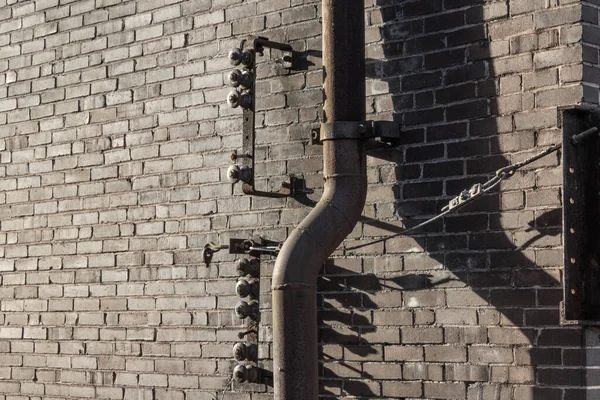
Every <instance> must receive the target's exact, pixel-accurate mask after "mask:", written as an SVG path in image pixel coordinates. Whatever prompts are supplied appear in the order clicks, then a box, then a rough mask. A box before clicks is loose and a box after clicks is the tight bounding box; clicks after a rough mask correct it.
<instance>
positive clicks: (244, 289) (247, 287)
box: [235, 278, 258, 299]
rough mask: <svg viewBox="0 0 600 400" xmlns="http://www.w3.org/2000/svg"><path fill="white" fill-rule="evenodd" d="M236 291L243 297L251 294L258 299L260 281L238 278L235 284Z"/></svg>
mask: <svg viewBox="0 0 600 400" xmlns="http://www.w3.org/2000/svg"><path fill="white" fill-rule="evenodd" d="M235 292H236V293H237V294H238V296H240V297H242V298H244V297H248V296H249V297H251V298H253V299H256V298H257V297H258V282H256V281H254V280H252V281H248V280H246V279H243V278H242V279H240V280H238V282H237V284H236V285H235Z"/></svg>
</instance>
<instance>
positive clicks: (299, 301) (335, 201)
mask: <svg viewBox="0 0 600 400" xmlns="http://www.w3.org/2000/svg"><path fill="white" fill-rule="evenodd" d="M363 166H364V163H360V164H359V165H358V166H357V169H358V170H357V171H355V172H356V174H355V175H352V174H348V176H344V177H331V178H328V180H327V181H326V183H325V191H324V193H323V197H322V198H321V200H320V201H319V203H318V204H317V205H316V207H315V208H314V209H313V210H312V212H311V213H310V214H309V215H308V216H307V217H306V218H305V219H304V220H303V221H302V222H301V223H300V225H299V226H298V227H297V228H296V229H294V231H293V232H292V233H291V235H290V236H289V238H288V239H287V240H286V242H285V243H284V245H283V247H282V249H281V251H280V252H279V255H278V257H277V260H276V262H275V270H274V271H273V282H272V289H273V299H272V301H273V363H274V368H273V381H274V386H275V400H317V399H318V387H319V385H318V347H317V342H318V335H317V277H318V274H319V270H320V269H321V266H322V265H323V263H324V262H325V261H326V260H327V258H328V257H329V256H330V255H331V253H332V252H333V251H334V250H335V249H336V247H337V246H339V245H340V243H341V242H342V241H343V240H344V239H345V238H346V236H348V234H350V232H352V230H353V229H354V226H355V225H356V223H357V222H358V219H359V218H360V215H361V213H362V209H363V207H364V204H365V198H366V185H367V178H366V175H365V174H364V168H363ZM350 175H352V176H350Z"/></svg>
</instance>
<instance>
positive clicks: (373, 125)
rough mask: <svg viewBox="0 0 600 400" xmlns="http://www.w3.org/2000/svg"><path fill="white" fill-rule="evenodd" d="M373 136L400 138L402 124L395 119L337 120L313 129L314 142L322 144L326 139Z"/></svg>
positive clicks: (387, 138)
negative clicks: (394, 120)
mask: <svg viewBox="0 0 600 400" xmlns="http://www.w3.org/2000/svg"><path fill="white" fill-rule="evenodd" d="M371 138H381V139H383V140H384V141H388V140H393V139H399V138H400V124H398V123H397V122H393V121H363V122H355V121H336V122H325V123H322V124H321V127H320V128H317V129H313V131H312V141H313V144H321V142H323V141H325V140H339V139H354V140H358V139H371Z"/></svg>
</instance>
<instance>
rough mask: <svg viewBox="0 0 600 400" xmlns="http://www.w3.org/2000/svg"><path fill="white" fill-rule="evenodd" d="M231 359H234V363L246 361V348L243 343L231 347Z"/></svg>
mask: <svg viewBox="0 0 600 400" xmlns="http://www.w3.org/2000/svg"><path fill="white" fill-rule="evenodd" d="M233 358H235V359H236V361H244V360H245V359H247V358H248V346H246V344H245V343H236V345H235V346H233Z"/></svg>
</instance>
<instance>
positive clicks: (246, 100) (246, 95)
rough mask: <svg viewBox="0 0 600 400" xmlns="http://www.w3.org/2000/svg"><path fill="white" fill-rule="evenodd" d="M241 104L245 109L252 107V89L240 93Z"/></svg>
mask: <svg viewBox="0 0 600 400" xmlns="http://www.w3.org/2000/svg"><path fill="white" fill-rule="evenodd" d="M239 105H240V106H242V108H244V109H249V108H252V94H251V93H250V91H245V92H243V93H242V94H241V95H240V97H239Z"/></svg>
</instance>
